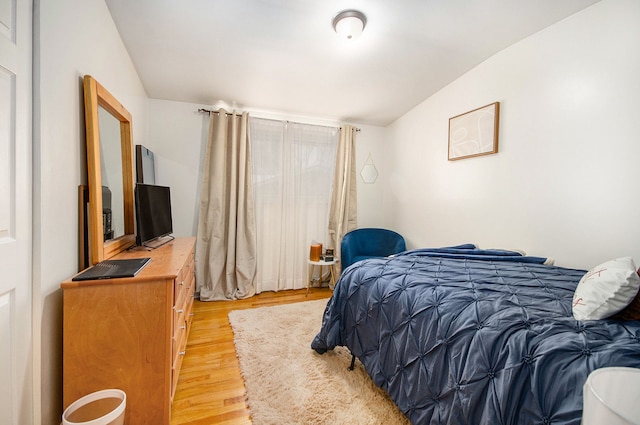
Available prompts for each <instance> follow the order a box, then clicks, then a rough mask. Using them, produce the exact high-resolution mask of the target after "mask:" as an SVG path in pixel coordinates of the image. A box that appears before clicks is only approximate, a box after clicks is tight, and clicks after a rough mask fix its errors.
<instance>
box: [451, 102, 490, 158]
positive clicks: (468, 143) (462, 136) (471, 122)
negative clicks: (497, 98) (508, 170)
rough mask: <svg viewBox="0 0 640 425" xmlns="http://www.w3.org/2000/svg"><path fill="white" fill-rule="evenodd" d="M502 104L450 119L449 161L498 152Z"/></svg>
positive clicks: (481, 108) (484, 107)
mask: <svg viewBox="0 0 640 425" xmlns="http://www.w3.org/2000/svg"><path fill="white" fill-rule="evenodd" d="M499 121H500V102H494V103H490V104H488V105H485V106H481V107H480V108H477V109H474V110H472V111H469V112H465V113H464V114H460V115H457V116H455V117H453V118H449V149H448V154H449V161H456V160H458V159H464V158H473V157H476V156H482V155H490V154H494V153H497V152H498V124H499Z"/></svg>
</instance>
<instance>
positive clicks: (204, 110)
mask: <svg viewBox="0 0 640 425" xmlns="http://www.w3.org/2000/svg"><path fill="white" fill-rule="evenodd" d="M198 112H206V113H207V114H209V115H211V114H219V113H220V111H213V110H211V109H204V108H200V109H198ZM226 114H227V116H229V115H233V114H230V113H228V112H227V113H226ZM356 131H357V132H359V131H360V129H359V128H356Z"/></svg>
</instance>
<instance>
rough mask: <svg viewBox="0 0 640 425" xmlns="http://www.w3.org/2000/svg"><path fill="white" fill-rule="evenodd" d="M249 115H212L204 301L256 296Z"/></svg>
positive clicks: (202, 234)
mask: <svg viewBox="0 0 640 425" xmlns="http://www.w3.org/2000/svg"><path fill="white" fill-rule="evenodd" d="M248 122H249V115H248V114H247V113H243V114H242V115H237V114H236V113H235V112H233V113H227V112H226V111H225V110H223V109H221V110H219V111H217V113H216V112H214V113H211V119H210V124H209V141H208V145H207V153H206V157H205V164H204V173H203V181H202V192H201V196H200V213H199V218H198V231H197V239H196V282H197V285H198V287H197V290H198V291H199V292H200V300H202V301H213V300H225V299H241V298H247V297H250V296H253V295H254V294H255V277H256V264H257V254H256V251H257V249H256V247H257V244H256V220H255V211H254V205H253V189H252V185H251V149H250V145H249V131H248Z"/></svg>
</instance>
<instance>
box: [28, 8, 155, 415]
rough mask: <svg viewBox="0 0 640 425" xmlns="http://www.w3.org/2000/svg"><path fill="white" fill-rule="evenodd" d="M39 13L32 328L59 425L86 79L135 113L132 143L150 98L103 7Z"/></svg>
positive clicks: (45, 400)
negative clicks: (65, 298)
mask: <svg viewBox="0 0 640 425" xmlns="http://www.w3.org/2000/svg"><path fill="white" fill-rule="evenodd" d="M34 8H35V12H36V13H35V15H36V16H35V24H34V26H35V31H36V36H35V37H34V43H35V46H34V49H35V51H34V95H35V100H34V198H33V199H34V229H33V234H34V250H35V252H34V271H33V272H34V275H33V279H34V300H35V304H34V317H35V322H36V324H35V325H34V327H35V332H36V335H37V333H38V332H40V331H41V338H40V341H41V347H40V351H41V353H38V352H36V353H35V355H34V358H35V361H36V362H39V361H40V360H41V363H40V364H37V365H36V367H41V373H40V379H41V381H42V382H41V391H42V394H41V403H42V421H41V423H42V424H56V425H57V424H59V423H60V417H61V414H62V394H61V391H62V291H61V290H60V289H59V285H60V282H62V281H63V280H64V279H67V278H68V277H70V276H71V275H72V274H74V273H75V272H77V271H78V185H80V184H86V183H87V178H86V165H85V163H86V159H85V156H86V150H85V136H84V104H83V91H82V77H83V75H85V74H91V75H93V76H94V77H95V78H96V79H97V80H98V81H99V82H100V83H101V84H102V85H103V86H104V87H105V88H107V90H109V91H110V92H111V93H112V94H113V95H114V96H115V97H116V98H117V99H118V100H119V101H120V102H121V103H122V104H123V105H125V107H126V108H127V109H128V110H129V112H131V114H132V117H133V137H134V143H143V144H144V142H145V140H146V133H147V128H146V124H147V98H146V94H145V91H144V89H143V87H142V84H141V82H140V80H139V78H138V76H137V74H136V71H135V69H134V67H133V65H132V63H131V61H130V59H129V56H128V53H127V52H126V50H125V48H124V45H123V43H122V41H121V39H120V36H119V34H118V32H117V30H116V27H115V25H114V23H113V20H112V18H111V15H110V13H109V10H108V9H107V7H106V5H105V3H104V1H103V0H57V1H55V2H51V1H38V0H36V2H35V5H34ZM40 328H41V329H40ZM37 338H38V337H37V336H36V339H37ZM37 348H38V347H36V349H37ZM37 403H38V400H36V404H37Z"/></svg>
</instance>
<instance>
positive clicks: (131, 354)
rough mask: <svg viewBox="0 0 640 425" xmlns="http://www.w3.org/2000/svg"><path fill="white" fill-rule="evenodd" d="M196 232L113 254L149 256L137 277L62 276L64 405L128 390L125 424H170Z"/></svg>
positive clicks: (187, 327)
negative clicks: (89, 396)
mask: <svg viewBox="0 0 640 425" xmlns="http://www.w3.org/2000/svg"><path fill="white" fill-rule="evenodd" d="M194 246H195V238H193V237H188V238H176V239H175V240H173V241H171V242H169V243H168V244H166V245H163V246H161V247H159V248H157V249H155V250H151V251H148V250H146V249H141V248H134V249H132V250H130V251H125V252H122V253H120V254H118V255H116V256H115V257H113V259H126V258H139V257H150V258H151V261H150V262H149V263H148V264H147V265H146V266H145V267H144V268H143V269H142V270H141V271H140V272H139V273H138V275H137V276H135V277H132V278H122V279H106V280H91V281H76V282H74V281H72V280H71V279H69V280H67V281H65V282H63V283H62V284H61V287H62V289H63V300H64V307H63V309H64V311H63V404H64V407H63V408H64V409H66V408H67V407H68V406H69V405H70V404H71V403H72V402H74V401H75V400H77V399H79V398H80V397H82V396H84V395H86V394H89V393H91V392H94V391H98V390H103V389H108V388H119V389H121V390H123V391H124V392H125V393H126V395H127V407H126V411H125V412H126V413H125V424H131V425H142V424H149V425H160V424H166V425H168V424H169V422H170V415H171V402H172V400H173V395H174V392H175V388H176V385H177V383H178V375H179V373H180V366H181V365H182V358H183V356H184V353H185V349H186V345H187V336H188V334H189V330H190V327H191V321H192V307H193V295H194V290H195V278H194V276H195V273H194V272H195V270H194Z"/></svg>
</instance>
